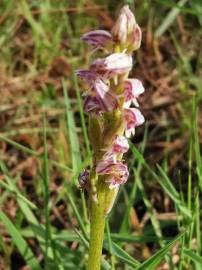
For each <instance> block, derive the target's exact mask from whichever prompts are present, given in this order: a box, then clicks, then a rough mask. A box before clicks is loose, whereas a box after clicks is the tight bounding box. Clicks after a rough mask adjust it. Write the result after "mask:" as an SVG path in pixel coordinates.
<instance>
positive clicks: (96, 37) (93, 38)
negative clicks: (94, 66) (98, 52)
mask: <svg viewBox="0 0 202 270" xmlns="http://www.w3.org/2000/svg"><path fill="white" fill-rule="evenodd" d="M81 39H82V40H84V41H86V42H87V43H88V44H89V45H91V46H92V47H93V48H100V47H104V46H105V45H106V44H107V43H108V42H109V41H111V40H112V35H111V34H110V33H109V32H107V31H105V30H95V31H90V32H88V33H86V34H84V35H83V36H82V37H81Z"/></svg>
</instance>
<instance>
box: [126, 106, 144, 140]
mask: <svg viewBox="0 0 202 270" xmlns="http://www.w3.org/2000/svg"><path fill="white" fill-rule="evenodd" d="M123 117H124V121H125V135H126V137H127V138H129V137H130V136H131V135H134V134H135V127H137V126H140V125H142V124H143V123H144V116H143V115H142V113H141V112H140V111H139V110H138V109H136V108H128V109H124V111H123Z"/></svg>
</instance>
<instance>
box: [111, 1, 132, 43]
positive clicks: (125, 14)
mask: <svg viewBox="0 0 202 270" xmlns="http://www.w3.org/2000/svg"><path fill="white" fill-rule="evenodd" d="M135 25H136V21H135V16H134V15H133V13H132V12H131V10H130V9H129V7H128V6H124V7H123V8H122V9H121V10H120V13H119V16H118V19H117V21H116V22H115V24H114V26H113V28H112V35H113V37H114V40H115V41H118V42H120V43H121V44H124V43H126V41H127V37H128V36H129V35H130V34H131V33H132V31H133V29H134V26H135Z"/></svg>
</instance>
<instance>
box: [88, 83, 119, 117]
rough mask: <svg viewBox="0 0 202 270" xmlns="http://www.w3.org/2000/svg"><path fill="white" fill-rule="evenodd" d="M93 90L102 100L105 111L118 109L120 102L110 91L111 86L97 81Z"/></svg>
mask: <svg viewBox="0 0 202 270" xmlns="http://www.w3.org/2000/svg"><path fill="white" fill-rule="evenodd" d="M93 90H94V92H95V94H96V96H97V97H98V98H99V99H100V102H101V103H102V104H103V107H104V108H105V111H108V112H110V111H112V110H114V109H115V108H117V107H118V101H117V98H116V96H115V95H114V94H113V93H111V92H110V91H109V86H108V85H107V84H105V83H104V82H103V81H102V80H99V79H98V80H96V81H95V83H94V86H93Z"/></svg>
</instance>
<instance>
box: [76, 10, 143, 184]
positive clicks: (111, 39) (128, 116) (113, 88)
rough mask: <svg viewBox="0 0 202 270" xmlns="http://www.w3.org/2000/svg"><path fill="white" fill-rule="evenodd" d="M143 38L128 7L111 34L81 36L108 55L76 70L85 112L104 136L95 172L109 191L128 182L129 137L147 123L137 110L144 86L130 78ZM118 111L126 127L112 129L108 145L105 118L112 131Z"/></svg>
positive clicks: (100, 31)
mask: <svg viewBox="0 0 202 270" xmlns="http://www.w3.org/2000/svg"><path fill="white" fill-rule="evenodd" d="M141 38H142V33H141V29H140V27H139V26H138V25H137V23H136V20H135V16H134V15H133V13H132V12H131V10H130V9H129V7H128V6H124V7H123V8H122V9H121V10H120V14H119V16H118V19H117V21H116V22H115V24H114V26H113V28H112V30H111V33H110V32H107V31H105V30H95V31H91V32H88V33H86V34H84V35H83V36H82V40H84V41H85V42H87V44H89V45H90V46H91V47H92V49H93V50H94V51H96V50H98V49H99V50H103V52H107V56H106V57H105V58H98V59H96V60H94V61H93V62H92V64H91V65H90V67H89V69H88V70H77V72H76V73H77V76H78V77H80V78H81V79H82V80H84V81H85V83H86V84H87V90H86V91H85V93H84V111H85V112H86V113H88V114H89V116H90V117H91V118H96V119H98V122H99V126H100V129H101V133H102V135H101V136H102V137H103V144H102V149H100V151H102V153H103V154H102V155H101V157H100V158H98V160H97V161H96V164H94V166H95V168H96V169H95V170H96V173H97V174H98V175H103V176H105V178H104V179H105V181H106V182H107V183H109V188H110V189H113V188H116V187H118V186H119V185H121V184H123V183H125V182H126V181H127V179H128V176H129V173H128V168H127V165H125V164H124V163H123V162H122V156H123V154H124V153H125V152H127V150H128V148H129V144H128V139H127V138H129V137H130V136H131V135H134V134H135V128H136V127H137V126H139V125H141V124H142V123H143V122H144V117H143V115H142V114H141V112H140V111H139V109H138V108H137V107H139V105H138V102H137V98H138V97H139V95H141V94H142V93H143V92H144V87H143V85H142V83H141V81H139V80H138V79H129V78H128V74H129V72H130V70H131V69H132V65H133V59H132V52H133V51H135V50H137V49H139V47H140V44H141ZM131 106H133V107H131ZM115 112H119V115H120V120H121V125H122V126H123V128H122V129H117V130H113V131H112V132H113V136H112V140H111V141H110V143H108V145H105V141H107V138H105V137H104V136H107V135H105V134H106V132H105V130H106V126H105V125H106V121H104V120H103V119H106V118H107V119H109V123H107V125H108V126H107V128H108V129H110V125H109V124H110V115H114V113H115ZM112 118H113V117H112ZM112 126H113V124H112ZM95 136H96V135H95ZM94 139H95V141H96V138H94ZM94 160H96V157H95V159H94Z"/></svg>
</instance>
